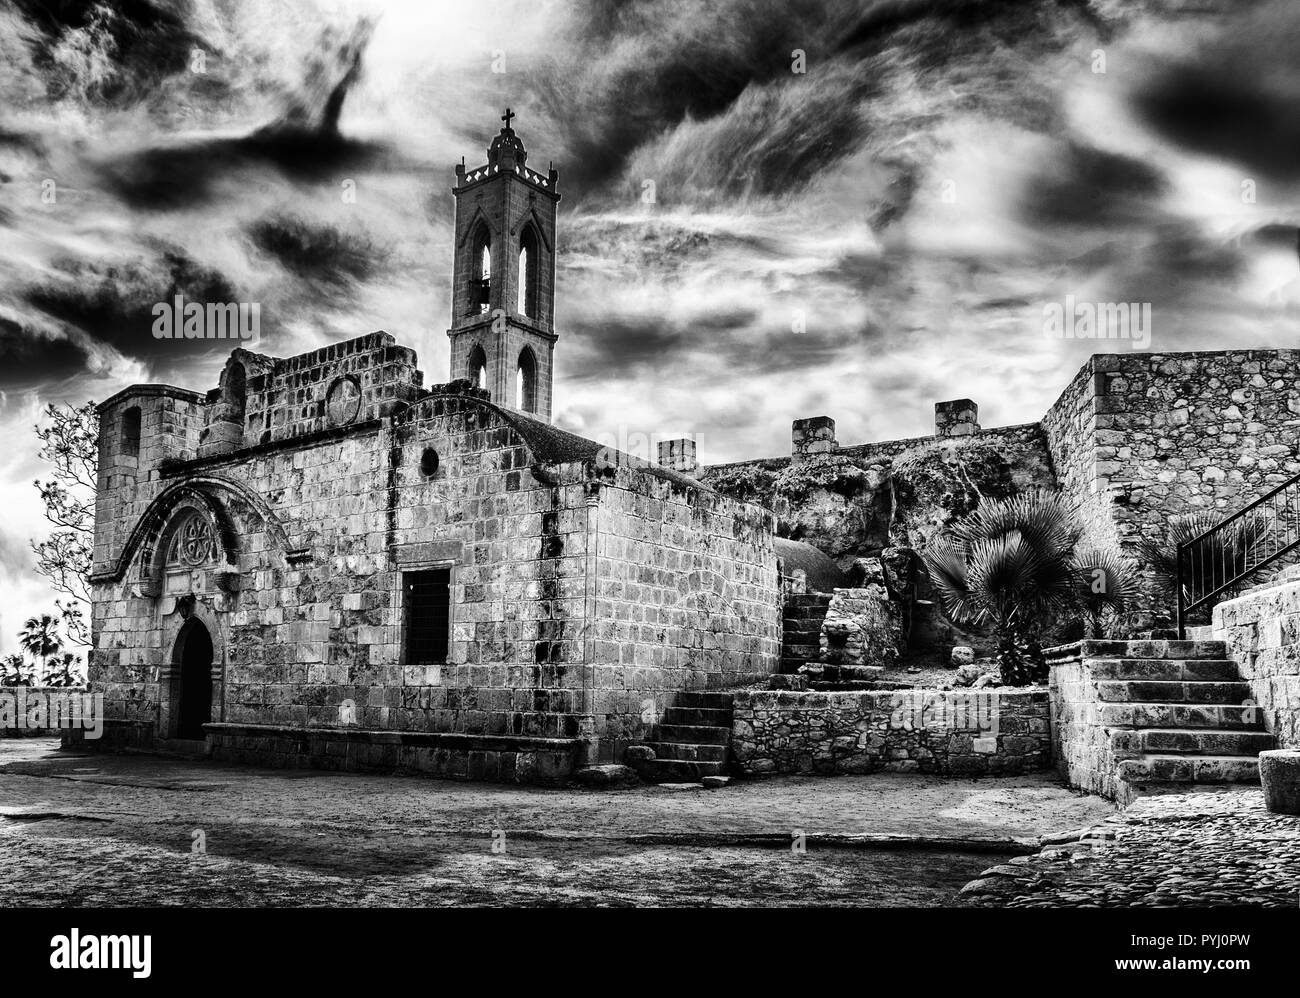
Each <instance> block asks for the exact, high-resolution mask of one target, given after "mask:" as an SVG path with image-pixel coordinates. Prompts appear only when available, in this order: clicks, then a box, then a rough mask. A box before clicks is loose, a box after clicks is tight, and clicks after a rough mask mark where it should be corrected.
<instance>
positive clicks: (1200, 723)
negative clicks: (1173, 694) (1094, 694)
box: [1097, 703, 1264, 731]
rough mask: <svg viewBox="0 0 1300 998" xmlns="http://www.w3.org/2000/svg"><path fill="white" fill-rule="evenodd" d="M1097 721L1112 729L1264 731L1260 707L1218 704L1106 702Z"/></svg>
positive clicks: (1099, 712)
mask: <svg viewBox="0 0 1300 998" xmlns="http://www.w3.org/2000/svg"><path fill="white" fill-rule="evenodd" d="M1097 721H1098V723H1099V724H1102V725H1104V726H1105V727H1108V728H1219V729H1225V728H1226V729H1232V730H1236V731H1263V730H1264V719H1263V716H1262V714H1261V713H1260V711H1259V709H1258V708H1257V707H1223V706H1217V705H1215V704H1194V705H1192V704H1180V703H1103V704H1098V706H1097Z"/></svg>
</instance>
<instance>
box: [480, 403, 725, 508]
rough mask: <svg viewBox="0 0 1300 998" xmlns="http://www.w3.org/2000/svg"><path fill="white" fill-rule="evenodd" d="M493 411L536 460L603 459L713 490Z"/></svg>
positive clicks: (566, 433)
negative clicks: (527, 447) (526, 443)
mask: <svg viewBox="0 0 1300 998" xmlns="http://www.w3.org/2000/svg"><path fill="white" fill-rule="evenodd" d="M488 404H489V405H491V404H492V403H488ZM494 408H496V409H497V411H498V412H500V413H501V415H502V417H503V418H504V419H505V420H506V421H507V422H508V423H510V425H511V426H513V427H514V428H515V429H516V430H518V431H519V433H520V435H521V436H523V438H524V439H525V440H527V441H528V446H529V447H530V448H532V451H533V454H534V455H535V456H536V457H537V459H538V460H540V461H548V462H566V461H590V460H594V459H595V458H597V457H601V456H603V457H604V458H605V460H607V461H610V462H611V463H618V464H624V465H626V466H628V467H632V468H636V469H637V470H638V471H643V472H645V473H646V474H647V475H652V476H654V477H655V478H663V479H667V480H668V481H670V482H675V483H676V484H678V485H681V486H684V487H687V488H693V489H701V490H702V491H704V492H712V491H713V489H711V488H709V487H708V486H707V485H704V484H703V483H701V482H699V481H697V480H696V479H694V478H692V477H691V476H690V475H684V474H682V473H681V472H680V471H673V470H671V469H670V468H665V467H663V466H662V465H659V464H655V463H654V462H652V461H646V460H645V459H644V458H639V457H636V456H635V455H630V454H624V453H623V452H622V451H619V450H615V449H614V448H613V447H609V446H606V445H605V444H601V443H597V442H596V441H595V440H588V439H587V438H586V437H580V436H578V434H576V433H570V432H569V431H568V430H561V429H560V428H559V427H556V426H552V425H551V424H550V423H546V422H543V421H542V420H540V419H534V418H533V417H532V416H526V415H524V414H523V413H521V412H516V411H515V410H514V409H507V408H505V407H503V406H494Z"/></svg>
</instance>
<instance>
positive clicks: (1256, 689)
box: [1213, 582, 1300, 749]
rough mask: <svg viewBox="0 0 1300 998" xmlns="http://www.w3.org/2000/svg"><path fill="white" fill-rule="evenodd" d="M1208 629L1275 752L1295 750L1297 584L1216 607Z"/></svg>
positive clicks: (1299, 683)
mask: <svg viewBox="0 0 1300 998" xmlns="http://www.w3.org/2000/svg"><path fill="white" fill-rule="evenodd" d="M1213 626H1214V637H1215V638H1216V639H1218V640H1221V641H1223V642H1225V643H1226V645H1227V649H1228V654H1229V655H1230V656H1231V657H1232V658H1233V659H1235V660H1236V662H1237V668H1238V670H1239V671H1240V673H1241V678H1242V679H1244V680H1245V681H1246V682H1248V683H1250V690H1251V698H1252V699H1253V700H1254V702H1255V703H1256V704H1257V705H1258V709H1259V712H1260V714H1261V716H1262V719H1263V722H1264V727H1265V728H1267V729H1268V731H1270V732H1271V733H1272V734H1273V735H1274V736H1275V737H1276V738H1277V744H1278V747H1279V748H1286V749H1300V582H1285V583H1283V584H1281V585H1275V586H1269V587H1267V588H1264V589H1258V590H1256V591H1255V592H1251V593H1246V594H1245V595H1244V596H1239V597H1237V598H1236V599H1232V600H1227V601H1226V602H1223V603H1220V604H1219V605H1218V606H1216V607H1215V608H1214V625H1213Z"/></svg>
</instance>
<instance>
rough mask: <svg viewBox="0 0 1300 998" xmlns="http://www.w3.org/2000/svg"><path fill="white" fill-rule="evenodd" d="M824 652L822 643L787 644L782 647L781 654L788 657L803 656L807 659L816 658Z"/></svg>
mask: <svg viewBox="0 0 1300 998" xmlns="http://www.w3.org/2000/svg"><path fill="white" fill-rule="evenodd" d="M821 653H822V650H821V646H820V645H793V644H791V645H785V646H783V647H782V648H781V654H782V655H784V656H785V657H787V658H802V659H804V660H805V661H806V660H807V659H810V658H816V657H817V656H818V655H820V654H821Z"/></svg>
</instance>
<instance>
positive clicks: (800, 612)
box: [781, 606, 826, 621]
mask: <svg viewBox="0 0 1300 998" xmlns="http://www.w3.org/2000/svg"><path fill="white" fill-rule="evenodd" d="M781 619H782V620H791V621H793V620H825V619H826V606H787V607H786V608H785V610H784V611H782V613H781Z"/></svg>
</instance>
